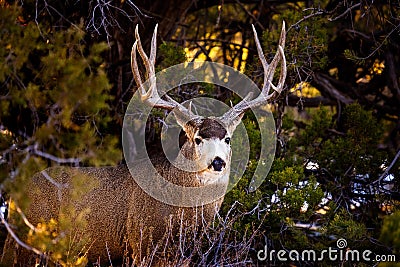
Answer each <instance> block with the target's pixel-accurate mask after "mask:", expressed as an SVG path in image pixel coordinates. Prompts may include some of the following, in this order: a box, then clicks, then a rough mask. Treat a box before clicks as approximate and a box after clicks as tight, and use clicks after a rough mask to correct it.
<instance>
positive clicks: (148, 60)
mask: <svg viewBox="0 0 400 267" xmlns="http://www.w3.org/2000/svg"><path fill="white" fill-rule="evenodd" d="M157 28H158V24H157V25H156V27H155V28H154V33H153V37H152V39H151V49H150V57H148V56H147V55H146V53H145V52H144V50H143V47H142V43H141V41H140V36H139V30H138V25H136V28H135V38H136V41H135V43H134V44H133V47H132V52H131V67H132V73H133V77H134V78H135V81H136V84H137V86H138V90H139V93H140V97H141V100H142V101H143V102H144V103H146V104H147V105H149V106H152V107H155V108H162V109H167V110H173V109H174V108H178V110H179V111H180V112H181V113H183V114H181V115H182V116H187V117H192V116H193V114H192V113H191V112H190V111H189V110H188V109H186V108H185V107H184V106H182V105H181V104H179V103H178V102H176V101H175V100H174V99H172V98H171V97H169V96H168V95H165V98H166V100H164V99H162V98H160V96H159V94H158V92H157V84H156V74H155V68H154V65H155V61H156V49H157V45H156V43H157ZM136 51H138V52H139V55H140V57H141V58H142V60H143V62H144V66H145V68H146V77H147V79H149V84H150V86H149V89H148V91H147V92H146V89H145V86H144V84H143V82H142V77H141V75H140V72H139V68H138V64H137V60H136Z"/></svg>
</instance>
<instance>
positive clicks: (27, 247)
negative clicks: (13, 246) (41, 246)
mask: <svg viewBox="0 0 400 267" xmlns="http://www.w3.org/2000/svg"><path fill="white" fill-rule="evenodd" d="M0 219H1V223H2V224H4V226H5V227H6V229H7V232H8V233H9V234H10V235H11V237H12V238H13V239H14V240H15V242H17V243H18V245H20V246H21V247H23V248H25V249H27V250H30V251H32V252H33V253H35V254H37V255H39V256H41V257H43V256H45V255H44V254H43V253H42V252H41V251H40V250H38V249H36V248H34V247H31V246H29V245H28V244H26V243H24V242H22V241H21V239H19V238H18V236H17V235H16V234H15V233H14V231H13V230H12V229H11V226H10V225H9V224H8V222H7V221H6V220H5V219H4V217H3V214H0ZM45 257H46V256H45Z"/></svg>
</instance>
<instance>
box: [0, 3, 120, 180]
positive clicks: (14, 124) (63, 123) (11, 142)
mask: <svg viewBox="0 0 400 267" xmlns="http://www.w3.org/2000/svg"><path fill="white" fill-rule="evenodd" d="M0 12H1V17H2V19H1V27H2V28H3V29H6V30H5V31H4V32H5V34H2V35H1V38H0V53H1V54H2V58H3V60H4V61H3V64H1V69H0V82H1V83H2V84H3V86H2V88H1V89H0V98H1V102H2V104H1V105H0V123H1V127H2V128H3V130H2V131H1V133H0V141H1V143H0V147H1V148H2V149H3V151H4V150H5V151H8V153H10V154H12V155H13V158H15V159H16V160H15V161H16V162H18V161H19V159H20V158H19V157H25V156H26V152H27V153H30V152H31V151H32V150H34V151H37V150H40V151H42V150H43V151H46V153H48V154H50V155H53V156H54V157H55V158H78V159H79V161H80V162H85V163H88V164H95V165H101V164H110V163H112V162H115V161H116V160H117V159H118V158H120V156H121V154H120V151H119V149H117V145H118V142H119V141H118V138H116V137H112V136H106V135H104V134H103V133H102V132H104V131H105V129H106V128H107V125H108V124H109V122H110V121H111V120H112V118H111V116H110V108H109V104H108V102H109V101H110V100H111V99H112V97H111V96H110V94H109V90H110V88H111V85H110V84H109V82H108V79H107V76H106V73H105V64H104V63H103V59H102V56H101V55H102V53H103V52H104V51H105V50H106V48H107V46H106V45H105V44H104V43H97V44H93V45H91V46H87V45H86V44H85V41H84V36H85V34H84V32H83V30H81V29H80V28H76V27H71V28H69V29H68V30H66V31H60V32H58V31H50V30H49V31H48V32H44V31H43V30H44V28H43V27H42V28H40V29H41V31H40V30H39V27H41V25H35V24H34V23H26V24H25V23H24V22H23V20H24V19H23V18H22V17H21V15H20V10H19V8H17V7H16V6H5V4H2V5H1V9H0ZM16 18H18V19H17V20H16ZM21 129H24V130H22V131H23V132H21ZM12 147H15V149H12ZM9 148H11V149H9ZM7 149H8V150H7ZM18 149H20V151H17V150H18ZM24 149H25V150H24ZM21 150H22V151H23V152H25V153H21ZM104 151H107V153H103V152H104ZM33 154H35V153H33ZM3 156H8V155H3ZM17 159H18V160H17ZM16 162H15V163H16ZM4 167H6V169H7V170H8V171H10V170H13V169H15V168H16V166H15V165H13V164H10V165H8V166H4ZM2 169H3V168H2ZM6 175H7V172H5V173H3V176H2V179H4V178H5V177H4V176H6Z"/></svg>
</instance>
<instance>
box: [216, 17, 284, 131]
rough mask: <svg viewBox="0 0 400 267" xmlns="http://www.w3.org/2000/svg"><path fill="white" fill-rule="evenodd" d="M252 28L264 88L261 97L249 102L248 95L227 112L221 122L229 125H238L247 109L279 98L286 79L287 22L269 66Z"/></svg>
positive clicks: (255, 32)
mask: <svg viewBox="0 0 400 267" xmlns="http://www.w3.org/2000/svg"><path fill="white" fill-rule="evenodd" d="M252 28H253V32H254V40H255V43H256V47H257V52H258V56H259V58H260V61H261V64H262V66H263V70H264V83H263V88H262V90H261V93H260V95H259V96H257V97H256V98H255V99H252V100H249V98H250V94H248V95H247V96H246V97H245V98H243V99H242V101H240V102H239V103H238V104H237V105H236V106H234V107H233V108H231V109H230V110H229V111H228V112H226V113H225V114H224V115H223V116H221V117H220V119H221V121H222V122H224V123H225V124H228V125H229V124H232V123H233V124H234V123H236V121H237V119H238V118H239V117H241V116H242V115H243V113H244V112H245V111H246V110H247V109H249V108H252V107H256V106H259V105H262V104H265V103H267V102H269V101H271V100H272V99H273V98H274V97H277V96H278V95H279V94H280V93H281V92H282V89H283V86H284V83H285V79H286V74H287V69H286V58H285V53H284V47H285V41H286V30H285V22H283V24H282V31H281V35H280V38H279V43H278V49H277V51H276V54H275V56H274V58H273V59H272V61H271V63H270V64H268V63H267V60H266V59H265V56H264V53H263V50H262V47H261V44H260V40H259V39H258V36H257V31H256V29H255V27H254V25H252ZM279 62H281V65H282V67H281V71H280V75H279V81H278V84H277V85H276V86H275V85H274V84H273V83H272V80H273V78H274V73H275V70H276V68H277V66H278V64H279ZM271 87H272V89H273V90H274V91H273V92H272V93H270V92H269V91H270V88H271Z"/></svg>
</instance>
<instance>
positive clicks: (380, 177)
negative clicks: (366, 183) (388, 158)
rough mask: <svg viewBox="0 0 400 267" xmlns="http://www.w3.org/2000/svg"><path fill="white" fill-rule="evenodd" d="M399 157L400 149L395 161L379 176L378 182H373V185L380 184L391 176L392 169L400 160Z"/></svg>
mask: <svg viewBox="0 0 400 267" xmlns="http://www.w3.org/2000/svg"><path fill="white" fill-rule="evenodd" d="M399 157H400V149H399V151H397V154H396V156H394V159H393V160H392V162H391V163H390V165H389V167H387V168H386V170H385V171H384V172H383V173H382V175H381V176H379V178H378V180H376V181H374V182H372V183H371V184H376V183H380V182H381V181H382V180H383V179H385V178H386V177H387V175H388V174H389V171H390V169H392V167H393V166H394V164H395V163H396V161H397V160H398V159H399Z"/></svg>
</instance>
